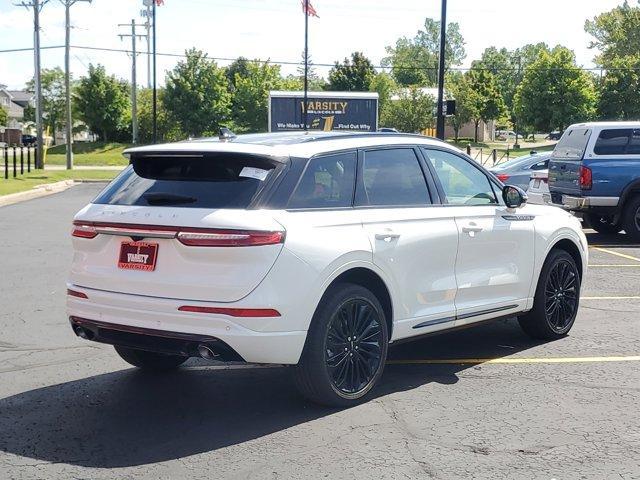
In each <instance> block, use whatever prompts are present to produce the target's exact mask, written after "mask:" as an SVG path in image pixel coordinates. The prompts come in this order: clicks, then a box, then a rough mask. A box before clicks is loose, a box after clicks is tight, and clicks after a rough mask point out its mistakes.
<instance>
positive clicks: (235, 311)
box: [178, 305, 280, 318]
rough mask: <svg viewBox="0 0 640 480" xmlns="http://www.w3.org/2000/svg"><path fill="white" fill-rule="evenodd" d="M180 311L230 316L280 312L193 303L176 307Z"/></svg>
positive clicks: (267, 315)
mask: <svg viewBox="0 0 640 480" xmlns="http://www.w3.org/2000/svg"><path fill="white" fill-rule="evenodd" d="M178 310H179V311H181V312H193V313H213V314H218V315H229V316H230V317H244V318H247V317H279V316H280V312H278V311H277V310H274V309H272V308H221V307H198V306H195V305H183V306H182V307H179V308H178Z"/></svg>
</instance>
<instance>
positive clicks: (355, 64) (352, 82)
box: [327, 52, 376, 92]
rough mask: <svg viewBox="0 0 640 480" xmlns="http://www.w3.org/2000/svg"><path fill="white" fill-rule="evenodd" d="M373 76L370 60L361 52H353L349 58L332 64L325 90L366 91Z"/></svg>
mask: <svg viewBox="0 0 640 480" xmlns="http://www.w3.org/2000/svg"><path fill="white" fill-rule="evenodd" d="M375 76H376V71H375V69H374V68H373V64H372V63H371V61H370V60H369V59H368V58H367V57H365V56H364V54H363V53H362V52H353V53H352V54H351V60H349V59H348V58H345V59H344V62H342V63H339V62H336V63H335V64H334V66H333V68H332V69H331V71H330V72H329V84H328V85H327V90H334V91H345V92H351V91H354V92H367V91H369V90H370V88H371V81H372V80H373V78H374V77H375Z"/></svg>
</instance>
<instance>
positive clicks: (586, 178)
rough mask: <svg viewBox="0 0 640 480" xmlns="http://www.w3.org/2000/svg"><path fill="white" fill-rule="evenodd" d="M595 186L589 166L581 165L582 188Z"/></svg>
mask: <svg viewBox="0 0 640 480" xmlns="http://www.w3.org/2000/svg"><path fill="white" fill-rule="evenodd" d="M592 186H593V176H592V173H591V169H590V168H589V167H585V166H580V188H581V189H582V190H591V187H592Z"/></svg>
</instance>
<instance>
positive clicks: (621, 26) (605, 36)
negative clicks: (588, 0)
mask: <svg viewBox="0 0 640 480" xmlns="http://www.w3.org/2000/svg"><path fill="white" fill-rule="evenodd" d="M584 29H585V30H586V32H587V33H589V34H591V35H592V36H593V37H594V40H593V41H592V42H591V43H590V44H589V48H596V49H598V50H599V51H600V54H599V55H597V56H596V57H595V61H596V63H597V64H598V65H601V66H607V65H608V64H609V62H611V61H612V60H614V59H616V58H619V57H626V56H634V55H637V54H638V52H640V6H638V7H632V6H630V5H629V2H628V1H627V0H625V2H624V3H623V4H622V5H620V6H618V7H616V8H614V9H613V10H610V11H608V12H604V13H601V14H600V15H597V16H596V17H594V18H593V20H587V21H586V22H585V25H584Z"/></svg>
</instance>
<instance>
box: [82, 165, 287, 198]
mask: <svg viewBox="0 0 640 480" xmlns="http://www.w3.org/2000/svg"><path fill="white" fill-rule="evenodd" d="M276 165H277V162H274V161H271V160H269V159H266V158H263V157H256V156H247V155H241V154H232V153H215V154H207V155H193V156H187V155H178V156H161V155H158V156H146V157H142V158H134V159H133V160H132V161H131V165H129V167H127V168H126V169H125V170H124V171H123V172H122V173H121V174H120V175H119V176H118V177H117V178H116V179H115V180H114V181H113V182H111V184H109V186H108V187H107V188H106V189H105V190H103V191H102V192H101V193H100V195H98V198H96V199H95V200H94V202H93V203H98V204H106V205H140V206H171V207H188V208H233V209H244V208H247V207H248V206H249V205H251V203H252V202H253V201H254V200H255V198H256V197H257V195H258V194H259V193H260V191H261V190H262V189H263V187H264V185H265V184H266V182H267V181H268V180H269V178H270V177H271V176H272V175H273V171H274V169H275V167H276Z"/></svg>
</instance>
